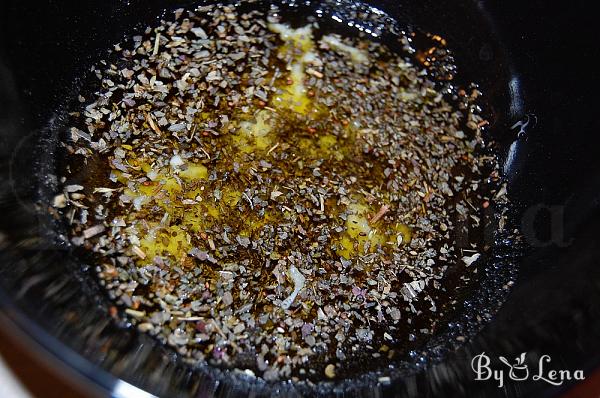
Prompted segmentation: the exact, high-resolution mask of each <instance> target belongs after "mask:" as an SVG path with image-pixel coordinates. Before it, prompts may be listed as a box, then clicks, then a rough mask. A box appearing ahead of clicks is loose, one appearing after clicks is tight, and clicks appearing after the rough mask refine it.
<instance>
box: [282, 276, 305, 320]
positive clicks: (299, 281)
mask: <svg viewBox="0 0 600 398" xmlns="http://www.w3.org/2000/svg"><path fill="white" fill-rule="evenodd" d="M289 274H290V277H291V278H292V281H293V282H294V291H293V292H292V294H290V295H289V296H288V298H286V299H285V300H283V301H282V302H281V308H283V309H284V310H287V309H288V308H290V306H291V305H292V303H293V302H294V300H295V299H296V296H298V293H300V290H302V289H303V288H304V282H306V278H305V277H304V275H302V273H301V272H300V271H298V268H296V267H295V266H294V265H292V266H290V270H289Z"/></svg>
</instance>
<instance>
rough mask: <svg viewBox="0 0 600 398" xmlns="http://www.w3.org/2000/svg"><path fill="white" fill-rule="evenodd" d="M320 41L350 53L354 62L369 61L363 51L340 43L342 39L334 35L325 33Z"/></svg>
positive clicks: (362, 62)
mask: <svg viewBox="0 0 600 398" xmlns="http://www.w3.org/2000/svg"><path fill="white" fill-rule="evenodd" d="M321 42H322V43H325V44H327V45H328V46H329V47H330V48H331V49H333V50H338V51H341V52H344V53H346V54H348V55H350V58H352V61H354V62H356V63H361V64H366V63H368V62H369V57H368V56H367V53H366V52H365V51H362V50H359V49H358V48H355V47H352V46H349V45H347V44H344V43H342V41H341V40H340V39H339V38H338V37H337V36H334V35H326V36H323V38H322V39H321Z"/></svg>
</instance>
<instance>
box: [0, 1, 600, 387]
mask: <svg viewBox="0 0 600 398" xmlns="http://www.w3.org/2000/svg"><path fill="white" fill-rule="evenodd" d="M514 3H516V2H514ZM187 4H193V3H188V2H177V4H174V3H173V2H161V1H152V2H137V1H131V2H119V1H114V2H104V3H102V4H95V3H93V4H92V3H89V4H88V3H86V2H78V3H73V4H69V5H68V6H66V5H64V4H58V3H54V2H47V3H43V4H40V5H35V6H33V5H31V4H17V3H10V2H9V3H8V4H6V5H4V6H3V9H2V10H1V11H0V13H1V14H0V15H1V16H0V28H1V29H2V32H1V33H2V36H1V37H0V40H1V44H0V78H1V79H0V93H1V94H2V96H1V97H0V101H1V102H0V104H1V105H2V106H1V107H0V161H1V162H2V163H1V164H0V166H1V167H0V176H1V178H0V183H1V184H2V193H1V196H0V199H1V201H0V206H1V207H2V219H1V220H0V300H1V303H2V306H3V310H4V313H5V318H7V322H11V323H12V324H16V326H17V327H18V328H20V329H21V330H23V331H24V332H25V333H26V334H28V335H29V336H30V337H32V338H33V339H34V340H36V341H37V342H39V343H41V344H42V345H43V346H45V347H46V348H47V349H48V350H49V351H50V352H51V353H52V354H53V355H55V356H56V357H58V358H59V359H60V360H61V361H63V362H64V363H65V365H66V366H69V367H72V368H75V369H76V370H77V371H78V372H80V373H81V374H83V376H84V377H85V378H87V379H88V380H89V381H90V383H92V384H94V385H96V386H99V387H100V388H101V389H104V390H106V391H113V390H114V389H115V388H122V385H123V384H122V382H121V381H120V380H124V381H125V382H127V383H130V384H132V385H135V386H137V387H139V388H140V389H142V390H144V391H148V392H149V393H152V394H155V395H160V396H213V395H214V396H246V395H249V394H250V393H254V394H256V395H257V396H263V395H264V396H271V395H283V396H288V395H289V396H295V395H300V394H303V395H332V394H335V395H339V396H392V395H393V396H496V395H498V396H504V395H507V396H540V395H554V394H556V393H559V392H562V391H564V390H565V389H566V387H567V385H568V384H569V382H565V383H564V384H563V385H560V386H554V385H551V384H548V383H543V382H540V381H537V382H536V381H533V380H529V381H515V380H509V379H507V380H506V381H505V386H504V387H503V388H498V386H497V384H496V383H494V382H483V381H475V380H474V378H475V375H474V373H473V371H472V369H471V361H472V359H473V358H474V357H475V356H476V355H478V354H480V353H482V352H485V353H486V355H488V356H489V357H491V358H498V357H499V356H504V357H507V358H515V357H517V356H519V354H521V353H522V352H526V353H527V364H528V365H530V366H531V368H537V366H538V362H539V358H540V357H541V356H542V355H544V354H546V355H549V356H550V357H551V358H553V360H554V361H555V364H556V367H557V369H569V370H575V369H583V370H584V372H585V373H586V374H590V375H591V374H592V371H593V369H595V367H596V365H597V358H598V356H597V354H598V352H599V348H600V347H599V346H598V342H597V340H598V339H597V336H598V335H600V324H599V322H598V319H599V318H598V304H599V303H600V300H599V299H600V297H599V293H600V289H599V286H598V285H599V283H600V282H598V281H600V279H598V277H599V276H600V275H599V274H600V272H598V270H597V269H598V268H597V267H596V265H597V263H596V260H597V259H598V258H599V257H600V253H599V250H600V249H599V248H598V247H597V245H596V242H597V240H598V239H597V237H596V234H595V233H594V231H595V227H596V225H598V223H597V221H598V203H599V202H598V193H597V192H598V189H597V188H598V185H599V184H598V183H599V182H600V181H599V179H598V177H599V175H598V174H597V173H595V170H596V169H597V168H596V167H595V166H596V164H595V161H594V160H593V159H594V157H593V154H594V146H593V144H594V140H593V139H592V138H590V134H592V133H593V132H594V131H593V130H594V128H595V127H596V126H597V124H598V123H597V122H596V121H595V120H594V118H593V117H591V115H593V110H592V109H593V108H592V107H591V104H592V103H593V102H586V98H588V94H581V91H582V90H581V84H582V82H580V80H579V79H578V78H579V77H580V76H583V75H585V72H584V70H581V72H580V73H579V74H577V75H575V74H574V72H573V67H574V66H576V65H579V64H580V63H581V65H583V66H584V67H585V64H586V63H585V62H584V61H585V59H587V58H586V57H587V56H588V54H586V51H588V50H587V49H586V47H585V46H584V44H585V41H586V40H589V39H588V37H587V36H586V35H580V36H577V37H573V36H574V32H573V31H572V30H571V31H570V32H569V31H566V30H565V31H561V30H560V29H559V27H558V26H557V25H556V24H558V23H563V24H564V25H561V26H565V27H566V26H567V25H568V24H567V21H568V20H569V19H571V18H573V17H579V15H578V14H577V13H576V11H574V8H573V9H572V10H553V9H551V6H548V5H546V4H544V3H542V2H539V3H536V2H529V3H528V4H527V5H519V6H518V7H517V6H516V5H515V7H511V4H510V2H502V3H501V4H500V3H498V4H495V2H470V1H454V2H446V3H444V4H438V2H433V1H431V2H430V1H425V2H408V1H407V2H401V3H396V2H392V1H379V2H370V4H372V5H374V6H376V7H378V8H381V9H382V10H385V11H386V12H387V13H389V14H390V15H392V16H393V17H394V18H396V19H397V20H399V21H401V22H404V23H406V24H407V26H408V25H414V26H416V27H418V28H420V29H423V30H425V31H430V32H435V33H438V34H440V35H442V36H443V37H445V38H447V39H448V41H449V42H451V43H453V44H452V45H451V48H452V49H453V50H454V52H455V55H456V59H457V62H458V66H459V69H460V71H461V73H462V74H463V75H466V76H467V77H468V78H469V79H471V80H474V81H477V82H479V83H480V84H481V86H482V89H483V92H484V93H485V95H486V97H487V101H488V102H489V106H490V109H491V110H492V113H493V123H492V125H493V126H492V129H491V130H490V134H492V136H493V138H494V140H495V141H496V142H497V143H498V147H499V154H500V156H501V159H502V161H503V164H504V172H505V174H506V178H507V181H508V184H509V185H508V187H509V194H510V197H511V200H512V202H513V207H512V208H511V219H512V220H513V222H514V224H515V225H514V226H515V227H519V228H520V229H522V233H523V235H524V239H523V245H521V244H518V243H517V242H515V241H512V240H505V241H502V240H500V241H495V242H494V245H495V249H494V251H493V255H492V256H490V259H489V260H488V261H487V263H486V265H485V271H486V275H487V276H488V278H487V279H485V278H484V279H483V280H482V282H481V284H480V286H479V289H478V290H476V291H474V292H473V295H472V298H471V299H469V300H467V301H466V302H465V305H464V309H463V312H462V315H461V317H460V319H457V320H456V321H455V322H452V324H450V325H448V328H446V330H445V332H444V333H441V334H440V335H439V336H436V339H434V340H432V342H431V343H430V344H429V345H428V346H427V347H424V348H423V351H422V352H419V353H416V355H415V357H414V361H410V362H407V363H406V364H404V366H399V367H398V369H397V371H396V372H395V373H394V377H393V378H392V380H391V383H389V384H387V383H386V384H381V383H377V378H376V377H375V376H373V375H362V376H361V375H357V376H356V377H355V378H353V379H349V380H345V381H342V382H340V383H337V384H323V385H318V386H313V387H310V386H296V385H293V384H292V383H279V384H275V385H267V384H265V383H262V382H260V381H255V380H250V379H248V378H245V377H243V376H241V375H239V374H236V373H234V372H221V371H219V370H216V369H210V368H199V369H192V368H190V367H189V366H187V365H185V364H183V363H182V362H180V361H179V360H178V358H177V355H176V354H175V353H174V352H173V351H171V350H169V349H168V348H166V347H163V346H160V345H158V344H157V343H156V342H155V341H154V340H152V339H150V338H149V337H147V336H145V335H140V334H138V333H136V332H135V331H133V330H132V329H131V328H126V327H124V326H126V325H123V324H119V323H117V322H114V321H113V320H112V319H110V318H108V317H107V316H106V305H107V304H106V299H105V298H104V297H103V295H102V294H101V292H100V291H99V290H98V288H97V286H96V285H95V283H94V282H93V279H92V278H91V277H90V275H91V271H90V267H89V265H87V264H84V263H82V262H81V261H79V260H78V259H77V258H76V257H73V256H72V255H71V254H70V250H69V248H68V247H67V246H63V247H61V246H60V245H59V244H58V243H57V242H60V239H55V238H56V234H57V233H59V234H60V230H57V228H56V226H55V225H54V224H53V223H52V222H51V220H49V219H45V218H44V217H40V216H39V214H40V213H39V208H36V206H38V203H39V200H40V199H44V198H45V197H50V195H52V194H53V193H54V191H53V189H55V188H56V181H53V180H52V178H51V177H50V176H51V175H52V174H55V173H56V172H55V167H56V166H55V165H56V162H55V161H56V155H57V151H56V150H57V145H56V144H57V140H56V138H57V136H58V134H59V131H60V130H61V128H63V127H64V126H63V125H62V122H63V119H61V111H63V109H62V108H61V107H64V105H65V104H66V103H67V101H68V99H69V98H72V97H73V95H76V93H77V90H79V89H80V87H81V85H82V84H84V83H85V81H84V80H82V79H81V77H82V76H84V75H85V71H86V70H87V69H89V67H90V66H91V65H92V64H94V63H95V62H97V60H98V59H99V56H100V55H101V54H103V53H104V51H105V50H106V49H107V48H108V47H109V46H110V45H111V44H112V43H116V42H118V41H120V39H121V38H122V37H123V36H124V35H125V34H127V35H131V34H133V31H135V29H140V28H143V27H145V26H146V25H148V24H152V23H155V22H156V17H157V16H158V15H161V12H162V10H164V9H165V8H174V7H175V6H181V5H187ZM573 7H575V6H573ZM580 8H582V7H580ZM569 12H570V13H572V15H570V14H569ZM562 14H564V15H562ZM579 27H580V26H579ZM574 38H576V39H577V40H571V39H574ZM570 46H580V47H581V48H582V49H583V51H576V49H578V48H579V47H570ZM585 84H586V87H589V90H586V91H590V92H591V91H593V88H594V87H593V86H594V81H593V80H591V79H589V80H587V81H586V82H585ZM518 122H521V125H523V124H525V123H527V122H529V124H528V125H527V127H526V128H524V129H520V128H519V127H516V128H513V126H515V124H516V123H518ZM596 131H597V130H596ZM517 263H518V265H519V266H518V269H519V274H518V277H517V275H515V274H514V273H513V270H514V267H513V266H514V265H515V264H517ZM515 277H516V283H515V285H514V286H513V287H512V290H511V293H510V294H509V295H508V297H507V298H506V299H507V301H506V302H505V303H504V305H503V306H502V307H501V309H500V311H499V312H498V313H497V315H496V316H495V318H494V319H493V320H492V321H491V322H489V323H488V324H487V325H486V327H485V328H484V329H483V330H481V331H480V330H479V328H477V329H470V325H472V319H473V318H475V317H476V316H477V315H478V314H479V313H480V312H481V311H484V310H486V309H487V308H489V307H490V306H492V305H493V304H492V303H495V302H497V301H498V300H501V299H504V294H503V291H502V290H501V289H499V288H498V286H499V284H500V285H502V283H500V282H502V281H505V282H508V281H511V280H513V279H514V278H515ZM464 335H467V336H473V338H472V339H470V341H468V342H467V343H465V344H456V341H455V338H456V337H457V336H464ZM455 345H456V346H460V348H458V350H456V351H454V350H451V349H450V348H451V347H453V346H455ZM496 362H498V361H496ZM498 366H501V364H500V362H498ZM571 383H572V381H571ZM119 386H121V387H119ZM382 394H383V395H382Z"/></svg>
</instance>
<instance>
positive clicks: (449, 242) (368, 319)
mask: <svg viewBox="0 0 600 398" xmlns="http://www.w3.org/2000/svg"><path fill="white" fill-rule="evenodd" d="M366 36H367V35H365V34H362V35H357V37H341V36H339V35H336V34H331V33H326V32H323V31H322V30H320V29H319V26H318V24H317V22H314V21H312V22H311V21H308V22H306V23H305V24H304V25H300V26H295V27H291V26H290V25H288V24H286V21H285V20H282V18H281V16H280V13H279V12H278V9H277V8H275V7H272V8H271V9H270V10H268V11H265V12H261V11H243V12H242V11H240V10H238V9H237V8H236V7H233V6H223V5H219V6H207V7H201V8H199V9H197V10H194V11H193V12H191V11H184V10H177V11H176V12H175V18H174V19H173V20H172V21H171V22H166V21H163V22H162V23H161V24H160V26H158V27H157V28H155V29H147V30H146V32H145V34H144V35H142V36H135V37H133V42H132V45H131V46H125V45H123V47H124V48H121V47H120V46H116V47H115V50H116V57H115V60H114V63H108V62H104V61H103V62H101V64H100V65H99V67H97V68H95V69H94V73H95V74H96V76H97V77H98V79H99V82H100V84H101V88H100V89H99V91H98V92H97V93H96V94H95V95H94V96H93V98H89V97H88V98H84V97H83V96H80V101H81V102H82V103H83V104H85V107H84V108H83V109H82V111H81V112H73V113H72V114H71V116H72V126H73V127H71V129H70V137H69V139H68V140H67V141H66V142H65V147H66V149H67V150H68V151H69V152H70V153H71V157H72V159H74V160H73V162H72V164H71V166H70V167H69V170H67V172H66V174H65V176H66V179H67V183H66V185H65V187H64V192H63V193H61V194H60V195H58V196H56V197H55V199H54V207H55V208H58V209H62V210H61V212H63V214H65V216H66V218H67V220H68V222H69V225H70V229H71V235H72V236H71V241H72V243H73V244H74V245H77V246H81V247H83V248H84V249H86V250H87V251H92V252H94V253H95V255H96V258H97V259H98V264H99V265H98V267H97V273H98V276H99V280H100V283H101V285H102V286H103V287H104V288H105V289H106V291H107V292H108V295H109V296H110V298H111V299H112V300H114V302H115V304H116V306H115V307H113V308H112V311H113V312H115V313H116V311H117V308H118V309H119V310H122V311H123V312H122V314H123V316H125V317H126V318H127V319H129V321H130V322H131V324H133V325H135V327H137V328H138V329H139V330H140V331H142V332H145V333H149V334H150V335H152V336H155V337H156V338H157V339H159V340H160V341H162V342H164V343H166V344H168V345H170V346H172V347H174V348H175V349H176V350H177V351H178V352H179V353H180V354H181V355H182V356H183V357H184V358H186V359H187V360H189V361H191V362H198V361H200V362H204V361H206V362H208V363H210V364H213V365H220V366H224V367H233V368H238V369H242V370H246V372H247V373H249V374H256V375H257V376H261V377H263V378H264V379H266V380H277V379H285V378H290V377H294V378H299V379H303V378H304V379H307V378H308V379H311V378H312V379H319V378H336V377H343V376H344V374H346V372H347V371H349V369H351V368H352V366H356V363H358V362H357V361H359V359H364V358H371V361H372V360H373V358H376V360H375V361H374V362H380V364H382V363H383V364H385V363H391V362H393V361H394V360H395V359H397V358H400V357H402V356H405V355H406V354H407V352H408V350H409V349H411V348H414V347H417V346H418V344H421V342H422V341H425V340H426V339H427V336H430V335H431V334H432V333H433V332H434V331H435V329H436V327H438V321H439V320H440V319H443V316H444V314H445V312H447V311H451V310H452V308H453V305H455V304H456V300H455V299H454V297H455V296H454V293H455V292H456V290H457V289H459V287H460V286H459V285H460V284H461V283H467V282H466V281H468V280H469V279H470V275H471V274H472V273H474V272H476V267H475V266H473V265H472V263H473V262H474V261H475V260H476V259H477V258H478V257H479V255H480V254H479V251H480V248H479V247H477V245H468V244H467V245H466V247H465V246H463V247H462V248H459V247H458V246H457V244H456V236H458V235H459V234H461V233H462V232H461V231H459V230H458V227H457V220H459V221H460V222H459V224H460V228H465V225H466V226H472V225H474V226H477V225H478V224H479V218H478V217H477V216H476V214H478V213H477V211H475V210H477V209H479V208H481V206H482V204H485V203H487V201H486V200H487V199H488V197H487V196H486V192H485V191H484V190H483V189H482V185H481V184H482V183H483V181H484V180H485V179H486V178H487V177H488V176H487V175H483V170H484V163H485V162H486V161H488V160H490V159H489V158H486V157H485V156H483V155H481V153H482V152H481V151H480V150H479V149H480V148H482V147H483V144H482V140H481V137H480V135H481V131H480V129H481V127H482V126H483V125H485V123H486V122H485V121H484V120H483V119H482V118H481V117H480V116H478V110H479V109H478V107H477V106H476V105H475V99H476V98H477V96H478V95H479V92H478V91H477V90H476V89H473V88H469V89H468V91H469V92H467V91H466V89H452V90H450V89H447V88H446V89H444V90H445V91H444V90H442V89H440V84H439V79H438V81H434V79H433V78H431V77H430V74H429V73H428V70H427V67H428V66H430V64H432V63H433V62H434V61H435V60H436V57H443V56H445V55H448V52H447V50H445V49H444V44H445V43H444V41H443V39H441V38H439V37H437V36H435V37H432V40H431V41H432V43H435V46H433V47H431V49H429V50H428V51H426V52H418V53H416V57H413V58H414V59H413V60H412V61H411V60H410V59H409V58H406V57H404V58H403V57H401V56H400V55H397V54H396V53H393V52H391V51H390V50H389V49H388V48H387V47H386V46H385V45H383V44H380V43H377V42H376V41H373V40H368V38H367V37H366ZM399 40H400V43H401V44H403V45H404V46H405V48H406V49H409V47H410V37H408V36H407V37H400V38H399ZM125 47H127V48H125ZM407 52H410V51H407ZM117 58H118V59H117ZM438 67H439V66H438ZM444 71H445V72H446V73H447V76H445V79H446V80H447V81H450V80H452V79H453V75H452V74H453V73H454V69H453V68H452V65H448V66H447V67H446V68H445V69H444ZM445 87H447V86H445ZM76 164H77V165H79V166H76ZM77 167H79V170H80V171H79V177H80V178H79V180H77V178H75V177H74V175H75V174H76V173H75V171H74V170H75V169H77ZM81 170H85V177H83V178H81ZM484 206H485V205H484ZM450 274H452V275H453V276H452V277H450V276H448V275H450ZM113 315H114V314H113ZM377 358H380V359H377ZM381 361H383V362H381ZM353 364H354V365H353Z"/></svg>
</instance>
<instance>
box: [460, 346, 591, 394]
mask: <svg viewBox="0 0 600 398" xmlns="http://www.w3.org/2000/svg"><path fill="white" fill-rule="evenodd" d="M526 355H527V353H525V352H524V353H522V354H521V355H519V356H518V357H516V358H515V361H514V363H512V364H511V363H510V362H509V361H508V360H507V359H506V358H505V357H502V356H501V357H498V359H499V360H500V362H502V363H503V364H504V365H506V366H507V368H504V367H503V369H492V368H491V367H490V363H491V360H490V357H488V356H487V355H485V352H482V353H481V354H479V355H475V357H474V358H473V360H472V361H471V368H472V369H473V372H475V380H491V379H493V380H496V381H497V382H498V387H500V388H501V387H503V386H504V380H505V377H508V378H509V379H510V380H514V381H524V380H529V379H530V378H531V380H534V381H543V382H546V383H549V384H552V385H555V386H560V385H561V384H563V383H564V382H565V381H568V380H583V379H585V377H584V375H583V370H575V371H573V372H571V371H570V370H554V369H552V370H548V364H549V363H550V362H551V359H550V356H549V355H542V356H541V357H540V359H539V361H538V364H537V365H538V366H537V369H531V372H530V369H529V367H528V366H527V365H526V364H525V356H526Z"/></svg>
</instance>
